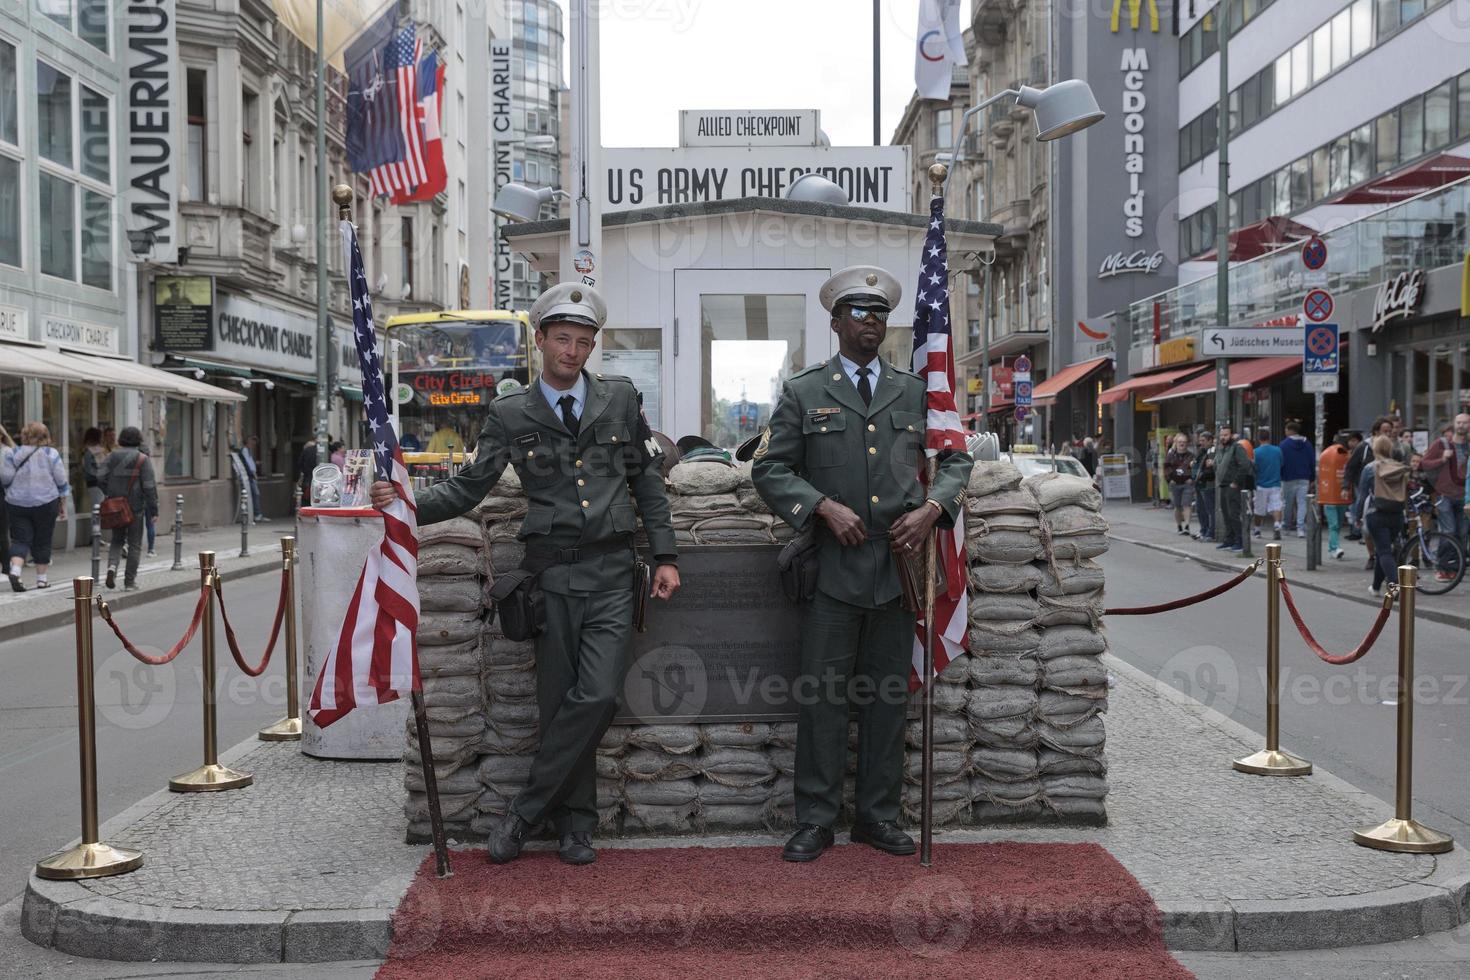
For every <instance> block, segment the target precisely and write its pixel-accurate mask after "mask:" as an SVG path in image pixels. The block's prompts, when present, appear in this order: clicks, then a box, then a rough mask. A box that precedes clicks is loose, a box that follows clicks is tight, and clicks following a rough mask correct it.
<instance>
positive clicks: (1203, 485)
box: [1193, 429, 1215, 541]
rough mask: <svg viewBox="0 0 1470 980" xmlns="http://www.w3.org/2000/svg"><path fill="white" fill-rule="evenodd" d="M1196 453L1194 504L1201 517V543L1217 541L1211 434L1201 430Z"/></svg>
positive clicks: (1213, 452) (1213, 447)
mask: <svg viewBox="0 0 1470 980" xmlns="http://www.w3.org/2000/svg"><path fill="white" fill-rule="evenodd" d="M1198 442H1199V445H1198V446H1197V447H1196V449H1195V453H1194V471H1193V475H1194V503H1195V507H1194V510H1195V513H1196V514H1197V515H1199V534H1197V535H1195V537H1196V538H1197V539H1198V540H1200V541H1213V540H1215V446H1214V440H1212V439H1211V438H1210V433H1209V432H1208V431H1206V430H1203V429H1202V430H1200V434H1199V439H1198Z"/></svg>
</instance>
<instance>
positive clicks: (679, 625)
mask: <svg viewBox="0 0 1470 980" xmlns="http://www.w3.org/2000/svg"><path fill="white" fill-rule="evenodd" d="M780 551H781V546H780V545H774V544H772V545H687V546H681V547H680V548H679V578H680V579H681V581H682V583H683V584H682V587H681V588H680V590H679V594H678V595H676V596H675V597H674V598H673V600H672V601H670V602H667V603H666V602H662V601H660V600H657V599H650V600H649V608H648V632H646V633H634V634H633V652H632V665H631V666H630V667H629V669H628V676H627V679H626V680H625V681H624V683H623V700H622V704H621V706H620V708H619V711H618V715H617V717H616V718H615V719H614V723H615V724H621V725H657V724H662V723H688V722H740V721H790V720H794V719H795V718H796V703H795V702H794V701H793V699H792V696H791V688H792V682H793V681H794V680H795V678H796V672H797V668H798V665H799V663H800V652H799V635H798V630H799V628H800V624H801V609H800V607H799V606H797V604H796V603H794V602H792V601H791V600H789V599H787V598H786V596H785V594H784V593H782V591H781V582H780V577H779V575H778V573H777V572H776V555H778V554H779V553H780Z"/></svg>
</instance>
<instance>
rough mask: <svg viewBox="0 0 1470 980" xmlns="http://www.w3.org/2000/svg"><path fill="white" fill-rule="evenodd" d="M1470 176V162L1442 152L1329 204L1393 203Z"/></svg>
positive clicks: (1335, 198) (1341, 196) (1370, 182)
mask: <svg viewBox="0 0 1470 980" xmlns="http://www.w3.org/2000/svg"><path fill="white" fill-rule="evenodd" d="M1465 177H1470V159H1466V158H1465V157H1457V156H1455V155H1453V154H1450V153H1441V154H1439V155H1438V156H1432V157H1430V158H1429V159H1428V160H1420V161H1419V162H1418V163H1415V164H1412V165H1410V166H1407V167H1404V168H1403V169H1402V170H1399V171H1397V172H1395V173H1388V174H1384V175H1383V176H1382V177H1379V178H1377V179H1375V180H1370V181H1368V182H1367V183H1366V184H1364V185H1363V186H1361V187H1355V188H1353V189H1352V190H1350V191H1344V192H1343V193H1341V194H1339V195H1338V196H1337V197H1334V198H1329V199H1328V201H1327V203H1328V204H1392V203H1394V202H1395V201H1403V200H1406V199H1408V198H1411V197H1414V196H1415V195H1418V194H1423V193H1424V192H1425V191H1429V190H1433V189H1434V188H1436V187H1443V186H1444V185H1445V184H1453V183H1454V182H1455V181H1457V180H1461V179H1463V178H1465Z"/></svg>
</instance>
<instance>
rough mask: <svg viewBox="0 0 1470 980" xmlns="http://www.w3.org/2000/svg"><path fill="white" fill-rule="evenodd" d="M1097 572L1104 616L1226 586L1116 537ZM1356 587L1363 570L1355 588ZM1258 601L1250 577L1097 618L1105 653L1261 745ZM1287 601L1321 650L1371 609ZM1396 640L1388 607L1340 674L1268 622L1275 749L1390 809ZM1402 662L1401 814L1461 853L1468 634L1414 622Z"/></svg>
mask: <svg viewBox="0 0 1470 980" xmlns="http://www.w3.org/2000/svg"><path fill="white" fill-rule="evenodd" d="M1102 563H1103V566H1104V567H1105V568H1106V570H1107V604H1108V605H1109V606H1143V605H1152V604H1156V603H1160V602H1163V601H1166V600H1169V599H1174V598H1178V597H1183V596H1187V595H1193V594H1195V593H1197V592H1201V591H1204V590H1205V589H1207V588H1210V587H1211V586H1214V585H1218V584H1220V583H1221V582H1223V581H1225V580H1226V579H1227V578H1228V577H1229V576H1228V575H1226V574H1225V573H1223V572H1218V571H1213V570H1211V569H1207V568H1204V567H1203V566H1201V565H1199V564H1197V563H1196V562H1193V561H1190V560H1188V559H1184V558H1175V557H1172V556H1169V555H1166V554H1163V553H1161V552H1158V551H1154V550H1151V549H1148V548H1142V547H1139V546H1137V545H1131V544H1125V543H1123V542H1121V541H1117V540H1114V541H1113V542H1112V547H1111V549H1110V550H1109V551H1108V553H1107V554H1106V555H1105V556H1104V557H1103V559H1102ZM1296 574H1297V575H1298V576H1301V575H1305V574H1307V573H1305V572H1298V573H1296ZM1367 582H1368V579H1367V573H1365V574H1364V578H1363V582H1362V586H1363V588H1364V589H1366V588H1367ZM1265 593H1266V589H1265V580H1264V579H1263V578H1254V579H1249V580H1247V581H1246V582H1245V583H1243V584H1242V585H1240V586H1238V587H1237V588H1235V589H1233V590H1231V591H1230V592H1227V593H1225V594H1224V595H1223V596H1219V597H1217V598H1214V599H1211V600H1208V601H1207V602H1204V603H1201V604H1199V605H1195V606H1190V607H1188V608H1185V609H1180V610H1176V611H1173V612H1167V613H1161V614H1158V615H1152V616H1114V617H1110V618H1109V619H1108V620H1107V630H1108V643H1109V646H1110V648H1111V651H1112V653H1113V654H1114V655H1115V656H1117V657H1119V658H1120V659H1122V660H1126V661H1127V662H1128V663H1130V664H1132V665H1133V666H1135V667H1138V668H1139V669H1141V670H1144V671H1146V672H1147V673H1148V674H1150V675H1151V676H1153V677H1155V678H1157V679H1158V681H1159V682H1160V683H1164V684H1168V685H1170V686H1172V687H1174V688H1177V689H1178V690H1181V691H1183V692H1184V693H1186V694H1188V695H1189V696H1191V697H1193V698H1195V699H1196V700H1199V701H1202V702H1204V703H1205V704H1207V705H1209V706H1210V707H1213V708H1214V709H1215V710H1217V711H1219V712H1221V713H1222V714H1226V715H1229V716H1230V717H1231V718H1234V719H1235V720H1236V721H1238V722H1240V723H1241V724H1243V725H1246V726H1247V727H1249V728H1252V729H1254V730H1255V731H1258V732H1260V733H1262V736H1263V738H1262V742H1261V745H1262V747H1264V746H1265V741H1264V733H1265V730H1266V694H1265V691H1266V684H1265V670H1266V645H1265V636H1266V627H1265V623H1266V594H1265ZM1293 595H1294V596H1295V598H1296V601H1297V605H1298V607H1299V608H1300V609H1301V612H1302V616H1303V618H1304V619H1305V621H1306V624H1307V626H1308V628H1309V629H1310V630H1311V631H1312V632H1313V634H1314V635H1315V636H1316V638H1317V641H1318V642H1319V643H1320V644H1321V645H1322V646H1324V647H1325V648H1326V649H1327V650H1328V651H1329V652H1331V653H1334V654H1341V653H1344V652H1346V651H1348V650H1351V649H1352V648H1354V647H1355V646H1357V644H1358V643H1359V642H1360V641H1361V640H1362V638H1363V637H1364V635H1365V634H1366V633H1367V632H1368V628H1369V626H1370V625H1371V624H1372V621H1373V618H1374V615H1375V612H1376V609H1375V608H1370V607H1368V606H1365V605H1363V604H1361V603H1357V602H1350V601H1347V600H1345V599H1342V598H1340V597H1338V596H1332V595H1323V594H1321V593H1317V592H1313V591H1310V590H1308V589H1297V590H1296V591H1295V592H1294V593H1293ZM1467 601H1470V595H1467ZM1397 630H1398V614H1397V610H1395V613H1394V618H1393V619H1392V620H1391V621H1390V623H1389V625H1388V626H1387V627H1386V628H1385V629H1384V631H1383V633H1382V635H1380V636H1379V638H1378V641H1377V643H1376V644H1375V645H1374V647H1373V648H1372V649H1371V650H1370V651H1369V652H1368V654H1367V655H1366V656H1364V657H1363V659H1361V660H1359V661H1358V662H1357V663H1356V664H1353V665H1351V666H1341V667H1339V666H1333V665H1330V664H1327V663H1324V662H1323V661H1322V660H1320V659H1319V658H1318V657H1317V656H1315V655H1314V654H1313V653H1312V651H1311V650H1310V649H1309V648H1308V647H1307V645H1306V644H1305V643H1304V642H1303V641H1302V639H1301V637H1300V635H1299V634H1298V633H1297V630H1296V627H1295V626H1294V625H1293V623H1292V621H1291V618H1290V617H1289V616H1288V614H1287V612H1286V609H1285V606H1284V605H1283V607H1282V612H1281V663H1282V667H1281V675H1282V679H1283V694H1282V701H1281V748H1282V749H1283V750H1285V751H1287V752H1292V753H1294V754H1296V755H1298V756H1300V757H1302V758H1305V759H1307V760H1308V761H1310V762H1312V763H1314V764H1315V765H1317V766H1320V767H1321V768H1324V769H1327V770H1330V771H1331V772H1332V773H1334V774H1335V775H1337V776H1339V777H1341V778H1342V779H1345V780H1347V781H1348V782H1350V783H1352V784H1353V785H1355V786H1357V787H1359V788H1361V789H1363V790H1366V791H1368V792H1370V793H1372V794H1373V795H1375V796H1377V797H1379V798H1381V799H1383V800H1386V801H1389V802H1392V800H1393V799H1394V767H1395V731H1396V713H1397V708H1396V706H1395V705H1396V703H1397V701H1396V693H1397V692H1396V687H1397V667H1398V633H1397ZM1415 657H1416V671H1415V672H1416V674H1417V675H1418V679H1417V681H1416V685H1417V687H1416V690H1417V691H1418V694H1419V696H1418V699H1417V701H1416V705H1415V743H1414V754H1415V759H1414V762H1415V765H1414V816H1415V817H1416V818H1417V819H1419V820H1420V821H1422V822H1423V823H1426V824H1428V825H1429V826H1431V827H1434V828H1436V829H1438V830H1443V831H1445V832H1446V833H1450V834H1452V835H1454V836H1455V838H1456V840H1457V841H1458V842H1459V843H1460V844H1461V846H1464V845H1465V844H1467V843H1470V782H1467V781H1466V779H1465V778H1464V774H1465V759H1466V757H1467V756H1470V636H1467V634H1466V631H1465V630H1464V629H1461V628H1458V627H1453V626H1446V625H1443V624H1440V623H1431V622H1426V621H1423V620H1420V621H1419V622H1418V623H1417V624H1416V630H1415ZM1160 748H1161V751H1165V750H1166V747H1163V746H1161V747H1160ZM1229 763H1230V760H1228V759H1222V760H1220V764H1221V765H1229Z"/></svg>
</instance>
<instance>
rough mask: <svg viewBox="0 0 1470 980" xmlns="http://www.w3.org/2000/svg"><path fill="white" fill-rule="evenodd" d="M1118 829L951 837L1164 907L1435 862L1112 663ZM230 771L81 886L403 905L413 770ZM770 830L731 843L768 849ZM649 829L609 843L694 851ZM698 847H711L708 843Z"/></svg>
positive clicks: (1340, 885)
mask: <svg viewBox="0 0 1470 980" xmlns="http://www.w3.org/2000/svg"><path fill="white" fill-rule="evenodd" d="M1109 666H1110V669H1111V670H1112V671H1113V674H1114V677H1115V687H1114V689H1113V691H1112V697H1111V709H1110V711H1109V713H1108V716H1107V720H1108V733H1109V752H1108V754H1109V763H1110V774H1109V780H1110V783H1111V785H1112V793H1111V795H1110V796H1109V798H1108V807H1109V813H1110V821H1111V822H1110V825H1109V826H1107V827H1102V828H1076V829H1071V828H1044V827H1043V828H1030V829H1028V828H1021V827H998V828H981V829H974V830H966V831H954V832H949V833H945V834H943V835H942V836H943V839H945V840H961V841H963V840H998V839H1005V840H1022V841H1096V842H1098V843H1101V844H1103V845H1104V846H1105V847H1107V848H1108V849H1109V850H1110V851H1111V852H1112V853H1113V854H1114V855H1116V856H1117V857H1118V859H1119V860H1120V861H1122V862H1123V864H1124V865H1125V866H1126V867H1127V868H1128V869H1129V870H1130V871H1131V872H1132V873H1133V874H1134V875H1135V876H1136V877H1137V878H1138V880H1139V881H1140V882H1141V883H1142V884H1143V885H1144V887H1145V888H1147V889H1148V890H1149V892H1150V893H1152V894H1153V896H1154V897H1155V899H1157V900H1158V901H1160V902H1161V903H1170V904H1172V905H1176V906H1181V907H1193V906H1196V905H1198V906H1201V907H1204V906H1207V905H1208V904H1209V903H1219V902H1232V903H1233V902H1261V901H1273V900H1293V899H1310V898H1321V897H1324V896H1350V895H1355V894H1361V893H1365V892H1371V891H1376V890H1380V889H1386V888H1392V887H1394V886H1398V885H1404V884H1408V883H1412V882H1418V881H1422V880H1423V879H1425V878H1426V877H1428V876H1429V875H1430V874H1431V873H1432V872H1433V871H1434V869H1435V867H1436V861H1437V860H1438V859H1437V858H1435V857H1432V856H1423V855H1419V856H1415V855H1395V854H1385V853H1382V852H1378V851H1372V850H1367V849H1365V848H1362V847H1358V846H1357V845H1355V844H1353V843H1352V837H1351V835H1352V831H1353V830H1355V829H1358V828H1360V827H1365V826H1370V825H1372V824H1375V823H1377V822H1378V821H1379V820H1381V819H1382V817H1383V816H1384V812H1383V806H1382V804H1381V803H1378V802H1377V801H1375V800H1373V799H1372V798H1371V797H1369V796H1367V795H1366V794H1363V793H1360V792H1358V791H1356V790H1353V789H1352V788H1351V787H1348V786H1347V785H1346V784H1344V783H1341V782H1340V781H1337V780H1335V779H1331V778H1330V777H1309V778H1303V779H1279V778H1262V777H1257V776H1248V775H1244V774H1241V773H1236V772H1234V771H1233V770H1232V769H1231V768H1230V760H1231V759H1233V758H1236V757H1239V756H1241V755H1245V754H1248V753H1249V752H1252V751H1255V750H1256V749H1258V748H1260V746H1259V745H1257V744H1254V743H1253V742H1251V741H1248V740H1247V739H1246V738H1245V737H1244V736H1243V735H1242V734H1240V733H1239V731H1237V730H1235V729H1234V728H1232V727H1231V726H1230V724H1229V723H1228V722H1223V721H1221V720H1218V717H1217V718H1214V719H1212V718H1211V717H1210V713H1209V712H1208V711H1207V710H1206V709H1204V708H1202V707H1199V706H1197V705H1195V704H1194V703H1193V702H1188V701H1186V700H1183V699H1182V696H1180V695H1178V694H1177V693H1174V692H1172V691H1161V690H1159V689H1157V688H1156V687H1155V686H1154V685H1153V684H1152V683H1151V682H1149V681H1148V680H1147V679H1146V678H1144V676H1143V675H1141V674H1138V673H1137V672H1135V671H1134V670H1133V669H1132V668H1129V667H1127V666H1126V665H1124V664H1122V663H1121V662H1119V661H1116V660H1113V659H1112V658H1109ZM232 765H234V766H235V767H236V768H238V769H241V770H243V771H245V772H250V773H252V774H254V776H255V778H256V784H255V785H254V786H252V787H250V788H248V789H245V790H239V791H234V792H227V793H209V794H199V795H191V794H184V795H173V794H160V795H159V796H155V797H152V798H150V801H149V802H148V803H146V804H145V805H144V806H142V807H139V808H135V809H134V810H133V811H130V813H129V814H127V815H125V816H127V817H128V818H129V819H130V820H131V823H130V824H129V825H128V826H126V827H124V828H117V829H110V830H109V831H108V840H109V841H110V842H111V843H115V844H122V845H125V846H129V847H135V848H138V849H140V850H142V851H143V852H144V854H145V855H146V863H145V864H144V866H143V868H142V869H141V870H139V871H137V872H134V873H132V874H128V875H122V876H119V877H115V878H101V879H95V880H92V881H86V882H82V883H81V887H82V888H84V889H85V890H86V891H87V892H88V893H91V894H93V895H96V896H102V897H108V898H116V899H121V900H125V901H129V902H135V903H138V904H142V905H149V906H164V907H172V908H178V909H215V910H238V911H280V910H302V909H359V908H361V909H368V908H391V907H392V906H393V905H394V904H395V903H396V901H397V899H398V897H399V895H400V894H401V892H402V889H403V887H404V886H405V885H406V883H407V881H408V878H409V876H410V875H411V874H412V872H413V869H414V868H415V867H416V866H417V865H418V863H419V861H420V860H421V859H422V857H423V856H424V854H425V853H426V849H425V848H424V847H410V846H407V845H405V844H403V843H402V839H403V820H404V818H403V814H402V810H401V802H402V795H403V789H402V767H401V765H399V764H397V763H368V762H327V761H322V760H316V759H310V758H308V757H306V756H303V755H301V754H299V753H298V752H297V750H296V748H295V746H293V745H290V744H284V743H283V744H276V745H266V744H261V745H260V746H259V747H258V748H254V749H252V750H250V751H249V752H247V753H246V754H244V755H242V756H241V757H240V758H239V759H238V761H237V762H235V763H232ZM774 842H775V839H774V838H766V837H759V836H748V837H741V838H733V839H732V838H725V839H721V840H720V841H719V843H722V844H732V843H742V844H751V845H762V844H773V843H774ZM692 843H696V841H695V840H693V839H690V838H663V839H645V840H638V841H628V842H626V843H623V842H619V843H618V844H616V845H609V846H634V847H637V846H645V847H646V846H655V845H658V846H667V845H671V844H672V845H678V844H692ZM697 843H701V844H710V843H715V842H714V841H710V840H708V839H699V840H698V841H697Z"/></svg>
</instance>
